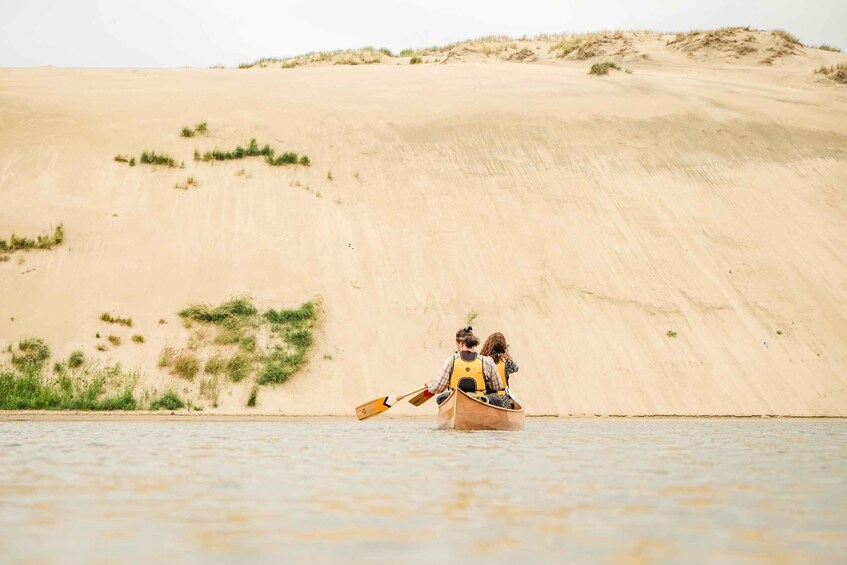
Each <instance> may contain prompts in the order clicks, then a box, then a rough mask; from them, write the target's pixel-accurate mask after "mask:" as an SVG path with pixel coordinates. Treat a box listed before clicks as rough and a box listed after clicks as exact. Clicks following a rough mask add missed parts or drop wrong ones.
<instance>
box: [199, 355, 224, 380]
mask: <svg viewBox="0 0 847 565" xmlns="http://www.w3.org/2000/svg"><path fill="white" fill-rule="evenodd" d="M226 366H227V360H226V359H224V357H223V356H222V355H220V354H215V355H213V356H211V357H209V359H207V360H206V365H205V367H204V368H203V372H204V373H207V374H209V375H219V374H220V373H222V372H223V371H224V370H225V369H226Z"/></svg>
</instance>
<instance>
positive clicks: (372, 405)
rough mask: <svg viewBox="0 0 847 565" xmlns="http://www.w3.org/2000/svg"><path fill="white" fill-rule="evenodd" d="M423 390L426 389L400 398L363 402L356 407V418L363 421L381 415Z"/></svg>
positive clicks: (383, 397) (381, 398) (389, 397)
mask: <svg viewBox="0 0 847 565" xmlns="http://www.w3.org/2000/svg"><path fill="white" fill-rule="evenodd" d="M423 390H426V387H423V388H419V389H416V390H413V391H412V392H407V393H406V394H403V395H401V396H381V397H379V398H375V399H373V400H371V401H370V402H365V403H364V404H362V405H360V406H358V407H356V417H357V418H359V419H360V420H364V419H366V418H370V417H371V416H376V415H377V414H382V413H383V412H385V411H387V410H388V409H389V408H391V407H392V406H394V405H395V404H397V403H398V402H400V401H401V400H403V399H404V398H406V397H407V396H410V395H412V394H416V393H419V392H421V391H423Z"/></svg>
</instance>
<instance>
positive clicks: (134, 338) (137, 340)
mask: <svg viewBox="0 0 847 565" xmlns="http://www.w3.org/2000/svg"><path fill="white" fill-rule="evenodd" d="M132 342H133V343H144V336H143V335H139V334H135V335H133V336H132Z"/></svg>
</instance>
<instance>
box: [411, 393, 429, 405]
mask: <svg viewBox="0 0 847 565" xmlns="http://www.w3.org/2000/svg"><path fill="white" fill-rule="evenodd" d="M433 396H434V395H432V394H427V391H426V390H424V391H423V392H419V393H418V394H416V395H415V396H413V397H412V398H410V399H409V404H411V405H412V406H420V405H421V404H423V403H424V402H426V401H427V400H429V399H430V398H432V397H433Z"/></svg>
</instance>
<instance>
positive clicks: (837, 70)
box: [815, 63, 847, 84]
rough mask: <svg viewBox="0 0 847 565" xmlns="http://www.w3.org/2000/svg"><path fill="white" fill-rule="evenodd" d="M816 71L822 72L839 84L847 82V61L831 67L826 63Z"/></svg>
mask: <svg viewBox="0 0 847 565" xmlns="http://www.w3.org/2000/svg"><path fill="white" fill-rule="evenodd" d="M815 72H816V73H818V74H822V75H824V76H826V77H828V78H829V79H831V80H833V81H835V82H837V83H839V84H847V63H839V64H837V65H832V66H829V67H827V66H826V65H824V66H822V67H820V68H819V69H818V70H816V71H815Z"/></svg>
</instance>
